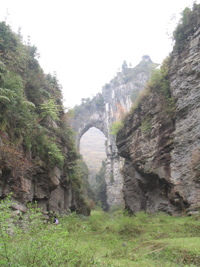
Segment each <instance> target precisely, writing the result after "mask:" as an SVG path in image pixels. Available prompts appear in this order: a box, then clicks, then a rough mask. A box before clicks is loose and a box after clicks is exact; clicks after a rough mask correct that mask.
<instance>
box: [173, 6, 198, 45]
mask: <svg viewBox="0 0 200 267" xmlns="http://www.w3.org/2000/svg"><path fill="white" fill-rule="evenodd" d="M199 17H200V4H196V3H194V4H193V8H192V10H191V9H190V8H188V7H186V8H185V9H184V10H183V12H182V17H181V19H180V21H179V24H178V26H177V27H176V29H175V31H174V32H173V38H174V40H175V42H176V43H175V47H176V48H177V49H181V47H182V45H183V44H184V43H185V42H186V41H187V39H188V38H189V37H190V36H191V35H193V34H194V32H195V31H196V30H197V29H198V28H199Z"/></svg>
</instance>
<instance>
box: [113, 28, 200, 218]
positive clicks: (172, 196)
mask: <svg viewBox="0 0 200 267" xmlns="http://www.w3.org/2000/svg"><path fill="white" fill-rule="evenodd" d="M199 47H200V30H197V31H196V32H195V34H194V35H193V37H190V40H189V41H188V43H187V44H185V46H184V47H183V48H182V50H181V52H180V51H179V53H178V52H177V51H173V53H172V55H171V57H170V75H169V76H170V90H171V94H172V96H173V97H174V98H175V108H176V114H175V118H174V119H173V120H172V119H171V120H170V119H167V120H166V118H163V117H162V115H161V114H162V113H163V107H162V105H161V104H160V103H161V100H160V99H159V96H158V95H154V94H151V95H150V96H148V97H147V98H146V99H145V101H144V102H143V103H142V104H141V106H140V107H139V108H138V109H137V110H135V112H134V113H133V114H132V115H130V116H129V117H128V118H127V119H126V123H125V128H124V129H123V130H122V131H121V132H120V133H119V134H118V137H117V147H118V151H119V155H120V156H121V157H124V158H125V164H124V168H123V175H124V187H123V192H124V199H125V205H126V208H127V209H128V210H129V211H130V212H137V211H141V210H146V211H148V212H155V211H159V210H160V211H165V212H168V213H170V214H176V213H179V212H182V211H191V210H195V209H197V208H199V207H200V65H199V64H200V63H199V62H200V53H199ZM147 118H151V124H150V126H149V128H148V129H147V130H148V131H147V130H146V132H145V131H144V128H142V124H143V122H144V121H146V122H147Z"/></svg>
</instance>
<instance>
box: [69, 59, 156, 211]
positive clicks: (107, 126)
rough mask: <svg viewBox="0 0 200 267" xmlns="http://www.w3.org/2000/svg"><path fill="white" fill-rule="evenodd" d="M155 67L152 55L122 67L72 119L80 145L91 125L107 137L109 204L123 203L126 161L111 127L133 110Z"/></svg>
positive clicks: (106, 177)
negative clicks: (120, 153)
mask: <svg viewBox="0 0 200 267" xmlns="http://www.w3.org/2000/svg"><path fill="white" fill-rule="evenodd" d="M154 67H155V64H154V63H153V62H152V61H151V59H150V57H149V56H144V57H143V58H142V60H141V62H140V63H139V64H138V65H137V66H136V67H135V68H124V69H122V72H119V73H117V75H116V77H115V78H114V79H113V80H111V81H110V83H109V84H106V85H105V86H104V87H103V88H102V94H98V95H96V96H95V97H94V98H93V99H92V100H88V101H85V102H84V103H82V105H80V106H78V107H76V108H75V116H74V117H73V118H72V119H71V125H72V128H73V129H74V130H75V132H76V142H77V146H78V147H79V142H80V139H81V136H82V135H83V134H84V133H85V132H86V131H87V130H88V129H89V128H90V127H96V128H97V129H99V130H101V131H102V132H103V133H104V135H105V136H106V138H107V142H106V154H107V159H106V174H105V181H106V195H107V204H108V206H109V207H112V206H114V205H121V206H124V198H123V192H122V188H123V176H122V174H121V171H120V169H121V166H122V163H123V160H122V158H121V157H119V155H118V149H117V147H116V137H115V136H113V135H112V134H111V133H110V132H111V126H112V124H113V123H114V122H116V121H118V120H120V119H122V118H123V116H124V114H125V113H127V112H128V111H129V110H130V108H131V105H132V102H133V100H134V98H136V96H137V95H138V94H139V92H140V91H141V90H142V89H143V88H144V85H145V83H146V81H147V80H148V79H149V76H150V73H151V70H152V68H154Z"/></svg>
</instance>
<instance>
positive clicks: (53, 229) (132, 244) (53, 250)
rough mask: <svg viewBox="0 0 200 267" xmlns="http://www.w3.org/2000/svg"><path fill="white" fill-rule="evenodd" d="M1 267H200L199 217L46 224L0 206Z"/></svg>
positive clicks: (96, 214)
mask: <svg viewBox="0 0 200 267" xmlns="http://www.w3.org/2000/svg"><path fill="white" fill-rule="evenodd" d="M0 205H1V208H0V244H1V246H0V266H15V267H17V266H20V267H22V266H24V267H25V266H32V267H34V266H35V267H36V266H37V267H39V266H59V267H65V266H70V267H73V266H80V267H81V266H83V267H86V266H110V267H111V266H112V267H114V266H116V267H119V266H124V267H128V266H138V267H143V266H144V267H147V266H148V267H151V266H152V267H154V266H160V265H162V266H165V267H166V266H168V267H186V266H199V264H200V238H199V237H200V225H199V220H200V217H199V216H196V217H171V216H169V215H166V214H163V213H157V214H145V213H143V212H140V213H138V214H136V215H135V216H133V217H131V216H128V215H126V214H123V212H122V211H120V210H118V211H115V212H112V213H105V212H102V211H101V210H98V211H93V212H92V214H91V216H89V217H84V216H81V215H76V214H75V213H72V214H69V215H67V216H64V217H61V218H59V221H60V224H59V225H53V224H52V223H44V221H43V219H42V217H43V216H42V214H41V212H40V210H39V209H36V210H35V208H34V206H28V209H27V213H26V214H24V215H23V214H21V215H19V216H15V217H13V216H12V211H11V210H10V209H9V206H10V205H11V200H5V201H2V202H1V204H0Z"/></svg>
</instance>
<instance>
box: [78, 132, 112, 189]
mask: <svg viewBox="0 0 200 267" xmlns="http://www.w3.org/2000/svg"><path fill="white" fill-rule="evenodd" d="M106 141H107V138H106V137H105V135H104V133H103V132H102V131H100V130H99V129H97V128H96V127H90V128H89V129H88V130H87V131H86V132H85V133H84V134H83V135H82V136H81V139H80V147H79V149H80V154H81V155H82V156H83V160H84V161H85V163H86V164H87V166H88V169H89V171H90V175H89V182H90V184H91V185H93V183H94V178H95V175H96V174H97V173H98V172H99V170H100V168H101V166H102V161H104V160H106V145H105V142H106Z"/></svg>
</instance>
